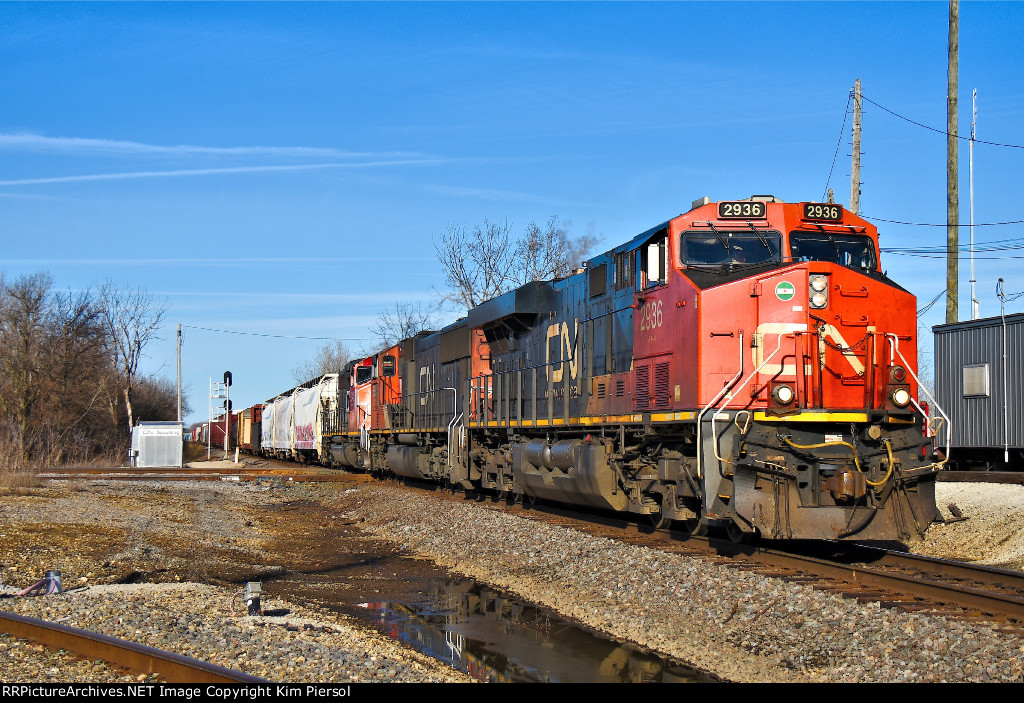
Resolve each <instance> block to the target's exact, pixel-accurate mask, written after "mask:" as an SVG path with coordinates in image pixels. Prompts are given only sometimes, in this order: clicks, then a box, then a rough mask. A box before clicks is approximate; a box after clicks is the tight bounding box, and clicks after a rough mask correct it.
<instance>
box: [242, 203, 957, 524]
mask: <svg viewBox="0 0 1024 703" xmlns="http://www.w3.org/2000/svg"><path fill="white" fill-rule="evenodd" d="M916 368H917V316H916V299H915V297H914V296H913V295H912V294H910V293H909V292H907V291H906V290H904V289H903V288H901V287H900V286H899V285H898V284H897V283H895V282H894V281H892V280H890V279H889V278H888V277H887V276H886V275H885V274H884V273H883V271H882V268H881V266H880V259H879V248H878V233H877V230H876V228H875V227H874V226H873V225H872V224H870V223H869V222H866V221H865V220H863V219H861V218H859V217H857V216H856V215H854V214H852V213H850V212H847V211H846V210H844V209H843V208H842V206H840V205H838V204H832V203H784V202H781V201H779V200H778V199H777V198H774V197H772V196H754V197H751V198H749V199H746V200H740V201H729V202H718V203H713V202H710V201H709V199H708V198H702V199H701V200H698V201H696V202H695V203H694V204H693V207H692V208H691V209H690V211H689V212H687V213H685V214H682V215H679V216H678V217H675V218H673V219H671V220H668V221H667V222H663V223H662V224H659V225H657V226H656V227H653V228H652V229H650V230H648V231H646V232H644V233H642V234H640V235H638V236H636V237H634V238H633V239H632V240H630V241H629V242H626V243H625V244H622V245H620V246H617V247H615V248H614V249H612V250H610V251H608V252H606V253H604V254H601V255H599V256H595V257H593V258H591V259H590V260H589V261H587V262H586V265H585V268H584V269H583V270H582V271H580V272H579V273H577V274H575V275H572V276H569V277H567V278H563V279H558V280H554V281H537V282H533V283H530V284H527V285H525V286H523V287H521V288H519V289H517V290H514V291H512V292H509V293H507V294H505V295H502V296H500V297H497V298H494V299H492V300H490V301H488V302H486V303H483V304H482V305H480V306H479V307H475V308H473V309H471V310H469V311H468V314H467V316H466V317H465V318H462V319H460V320H459V321H457V322H455V323H453V324H451V325H449V326H447V327H445V328H444V329H442V330H440V331H437V332H424V333H421V334H419V335H417V336H416V337H413V338H410V339H405V340H403V341H401V342H400V343H398V344H396V345H395V346H392V347H390V348H387V349H383V350H381V351H379V352H378V353H376V354H373V355H371V356H368V357H366V358H363V359H359V360H357V361H353V362H351V363H350V364H349V365H348V366H347V367H346V368H344V369H341V370H340V371H339V373H337V374H328V375H327V376H324V377H323V378H319V379H315V380H313V381H311V382H310V383H307V384H304V385H303V386H300V387H299V388H297V389H293V390H292V391H289V392H288V393H285V394H283V395H281V396H279V397H278V398H275V399H273V400H271V401H268V403H267V404H266V406H265V407H262V408H260V410H262V423H261V428H260V432H259V433H256V436H254V439H253V444H256V443H257V440H258V441H259V443H260V444H261V448H262V451H263V452H265V453H277V454H281V453H285V454H289V455H291V456H293V457H295V458H304V459H306V460H317V461H320V462H322V463H325V464H328V465H331V466H337V467H347V468H355V469H364V470H370V471H374V472H387V473H390V474H395V475H398V476H404V477H410V478H416V479H426V480H430V481H436V482H440V483H444V484H448V485H453V486H461V487H465V488H475V489H488V490H491V491H495V492H497V493H499V494H505V495H506V496H509V497H518V496H522V497H523V498H525V499H528V500H534V499H538V498H540V499H547V500H553V501H559V502H564V503H570V504H579V505H586V506H592V507H596V508H602V509H608V510H614V511H626V512H630V513H636V514H642V515H649V516H650V517H651V520H652V521H654V522H655V523H662V522H666V521H675V522H676V523H677V524H683V525H688V526H689V527H691V528H692V529H693V530H696V531H707V530H710V529H717V530H724V531H726V532H727V533H729V534H730V535H731V536H733V537H734V538H736V539H743V538H748V537H751V536H754V535H761V536H764V537H766V538H774V539H857V540H903V541H905V540H910V539H918V538H920V537H921V536H922V535H923V534H924V532H925V530H926V529H927V528H928V526H929V525H930V524H931V523H932V522H933V520H935V519H936V517H937V514H938V512H937V510H936V505H935V496H934V488H935V477H936V473H937V472H938V470H939V469H940V468H941V467H942V463H943V461H944V455H943V453H942V452H941V451H939V450H940V449H942V445H941V443H940V444H938V445H936V440H937V438H936V433H937V432H938V433H940V434H948V422H946V423H943V418H942V417H941V415H940V416H938V417H936V418H934V419H933V420H929V419H928V412H927V408H926V407H925V406H924V405H923V404H922V403H920V402H919V401H918V392H919V391H923V392H926V391H925V389H923V388H922V386H921V385H920V384H919V381H918V378H917V375H916ZM932 407H933V408H934V407H935V406H934V402H933V403H932ZM303 408H305V409H304V410H303ZM253 416H255V415H253ZM944 424H945V426H944Z"/></svg>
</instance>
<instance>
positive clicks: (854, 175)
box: [850, 78, 860, 215]
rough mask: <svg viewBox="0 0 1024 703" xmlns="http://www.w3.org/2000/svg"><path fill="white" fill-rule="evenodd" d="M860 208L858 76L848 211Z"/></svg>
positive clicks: (855, 88) (855, 212)
mask: <svg viewBox="0 0 1024 703" xmlns="http://www.w3.org/2000/svg"><path fill="white" fill-rule="evenodd" d="M859 210H860V78H858V79H857V80H856V82H855V83H854V84H853V167H852V168H851V169H850V212H852V213H853V214H854V215H856V214H857V213H858V211H859Z"/></svg>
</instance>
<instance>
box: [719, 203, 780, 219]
mask: <svg viewBox="0 0 1024 703" xmlns="http://www.w3.org/2000/svg"><path fill="white" fill-rule="evenodd" d="M767 212H768V208H766V207H765V204H764V203H762V202H760V201H750V200H744V201H741V202H721V203H718V219H720V220H749V219H758V220H760V219H763V218H764V217H765V215H766V214H767Z"/></svg>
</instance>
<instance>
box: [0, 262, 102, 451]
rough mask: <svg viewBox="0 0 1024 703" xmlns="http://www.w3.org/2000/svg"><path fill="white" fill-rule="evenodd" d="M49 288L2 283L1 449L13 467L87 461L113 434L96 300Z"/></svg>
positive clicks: (47, 280)
mask: <svg viewBox="0 0 1024 703" xmlns="http://www.w3.org/2000/svg"><path fill="white" fill-rule="evenodd" d="M52 285H53V279H52V278H51V277H50V275H49V274H48V273H37V274H33V275H31V276H21V277H20V278H18V279H17V280H16V281H14V282H13V283H10V284H7V283H5V282H3V281H0V444H2V445H3V450H2V451H3V452H5V453H7V454H9V455H10V457H9V458H8V461H9V463H12V464H14V465H18V466H24V465H25V464H27V463H29V462H32V461H45V462H49V463H60V462H63V461H65V460H68V459H84V458H86V457H87V456H88V455H90V454H94V453H95V452H97V451H102V450H103V449H104V448H106V447H107V446H108V445H107V442H106V438H107V437H108V436H110V434H111V432H110V430H111V428H112V423H110V422H109V421H105V420H104V417H105V415H104V413H103V412H102V402H101V399H102V397H103V393H104V389H105V388H108V387H110V386H111V385H112V383H111V381H112V379H113V374H112V370H111V367H110V365H109V362H108V361H107V359H106V355H105V354H104V345H103V342H104V339H105V335H104V331H103V327H102V325H101V324H100V316H99V310H98V307H97V305H96V302H95V299H94V297H93V296H92V295H91V294H90V293H89V292H88V291H86V292H83V293H78V294H72V293H71V292H68V293H65V294H62V293H54V292H53V291H52V290H51V288H52ZM12 460H13V461H12Z"/></svg>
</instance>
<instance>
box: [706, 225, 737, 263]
mask: <svg viewBox="0 0 1024 703" xmlns="http://www.w3.org/2000/svg"><path fill="white" fill-rule="evenodd" d="M708 227H710V228H711V231H712V232H714V233H715V238H716V239H718V243H719V244H721V245H722V246H723V247H725V253H726V256H728V257H729V258H730V259H731V258H732V250H731V249H729V242H727V241H725V238H724V237H723V236H722V235H721V234H719V232H718V230H717V229H715V226H714V225H713V224H711V223H710V222H709V223H708Z"/></svg>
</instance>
